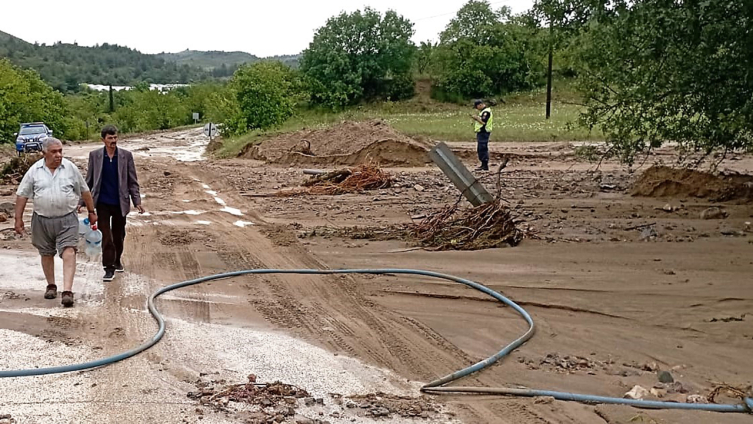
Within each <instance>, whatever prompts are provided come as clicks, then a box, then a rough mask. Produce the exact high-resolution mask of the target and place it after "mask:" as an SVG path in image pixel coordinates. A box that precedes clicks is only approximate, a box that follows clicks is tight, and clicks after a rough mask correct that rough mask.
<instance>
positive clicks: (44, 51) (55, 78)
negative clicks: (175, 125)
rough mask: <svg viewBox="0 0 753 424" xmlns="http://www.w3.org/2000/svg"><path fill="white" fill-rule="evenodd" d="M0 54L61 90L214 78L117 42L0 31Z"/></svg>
mask: <svg viewBox="0 0 753 424" xmlns="http://www.w3.org/2000/svg"><path fill="white" fill-rule="evenodd" d="M0 57H7V58H8V59H10V61H11V62H12V63H14V64H15V65H17V66H20V67H22V68H30V69H34V70H36V71H37V72H39V74H40V76H41V77H42V79H44V80H45V81H46V82H47V83H48V84H50V85H52V86H53V87H54V88H56V89H58V90H60V91H62V92H72V91H77V90H79V88H80V84H82V83H90V84H104V85H107V84H112V85H132V84H134V83H136V82H139V81H147V82H150V83H159V84H176V83H177V84H187V83H190V82H194V81H201V80H205V79H208V78H211V74H210V73H209V72H207V71H206V70H204V69H200V68H197V67H194V66H189V65H178V64H177V63H175V62H168V61H166V60H164V59H162V58H160V57H157V56H155V55H148V54H143V53H141V52H139V51H137V50H133V49H130V48H128V47H123V46H118V45H115V44H107V43H105V44H102V45H97V46H94V47H84V46H79V45H77V44H75V43H74V44H65V43H60V42H58V43H55V44H53V45H49V46H48V45H45V44H41V45H40V44H36V43H35V44H31V43H28V42H26V41H24V40H22V39H20V38H17V37H14V36H12V35H10V34H7V33H5V32H1V31H0Z"/></svg>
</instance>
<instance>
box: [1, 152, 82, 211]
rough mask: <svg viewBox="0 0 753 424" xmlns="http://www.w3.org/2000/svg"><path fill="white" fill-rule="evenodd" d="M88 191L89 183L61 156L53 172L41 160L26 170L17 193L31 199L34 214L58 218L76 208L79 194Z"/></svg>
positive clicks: (71, 163)
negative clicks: (61, 158) (61, 159)
mask: <svg viewBox="0 0 753 424" xmlns="http://www.w3.org/2000/svg"><path fill="white" fill-rule="evenodd" d="M88 191H89V186H87V185H86V181H84V177H83V176H82V175H81V171H79V170H78V168H77V167H76V165H74V164H73V162H71V161H69V160H68V159H63V161H62V163H61V164H60V166H59V167H58V168H57V169H56V170H55V173H54V174H53V173H52V171H51V170H50V168H48V167H47V165H45V162H44V159H40V160H39V161H38V162H36V163H35V164H34V165H32V166H31V168H29V171H28V172H26V175H24V178H23V180H21V184H20V185H19V186H18V191H17V192H16V194H17V195H18V196H21V197H26V198H29V199H32V201H33V202H34V212H35V213H36V214H37V215H40V216H43V217H46V218H57V217H61V216H65V215H68V214H69V213H71V212H73V211H75V210H76V208H78V205H79V202H80V200H81V193H85V192H88Z"/></svg>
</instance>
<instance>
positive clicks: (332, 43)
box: [301, 8, 416, 108]
mask: <svg viewBox="0 0 753 424" xmlns="http://www.w3.org/2000/svg"><path fill="white" fill-rule="evenodd" d="M412 36H413V24H412V23H411V22H410V21H409V20H407V19H405V18H403V17H402V16H399V15H398V14H397V13H395V12H393V11H388V12H387V13H386V14H385V15H384V16H382V15H381V14H380V13H379V12H377V11H375V10H373V9H370V8H366V9H365V10H364V11H363V12H362V11H360V10H359V11H356V12H353V13H351V14H348V13H342V14H341V15H339V16H336V17H333V18H330V19H329V20H328V21H327V23H326V25H325V26H324V27H322V28H319V29H318V30H317V32H316V34H315V35H314V40H313V41H312V42H311V44H310V45H309V48H308V49H307V50H306V51H304V53H303V57H302V59H301V69H302V71H303V73H304V74H305V76H306V77H307V78H308V80H309V83H310V87H311V98H312V101H313V102H315V103H318V104H323V105H326V106H329V107H332V108H342V107H344V106H346V105H351V104H355V103H358V102H360V101H362V100H384V99H392V100H400V99H404V98H408V97H411V96H413V94H414V83H413V78H412V75H411V71H412V66H413V57H414V55H415V50H416V47H415V45H414V44H413V42H412V41H411V40H410V39H411V37H412Z"/></svg>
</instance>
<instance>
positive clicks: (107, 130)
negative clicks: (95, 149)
mask: <svg viewBox="0 0 753 424" xmlns="http://www.w3.org/2000/svg"><path fill="white" fill-rule="evenodd" d="M108 135H118V128H117V127H116V126H115V125H106V126H105V127H104V128H102V138H103V139H104V138H105V137H107V136H108Z"/></svg>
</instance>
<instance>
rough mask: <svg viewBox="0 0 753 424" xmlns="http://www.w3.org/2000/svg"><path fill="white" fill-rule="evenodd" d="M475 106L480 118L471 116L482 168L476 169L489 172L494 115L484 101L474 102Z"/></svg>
mask: <svg viewBox="0 0 753 424" xmlns="http://www.w3.org/2000/svg"><path fill="white" fill-rule="evenodd" d="M473 106H474V107H475V108H476V110H478V111H479V114H478V116H476V115H474V114H471V118H472V119H473V120H474V121H475V122H474V124H475V130H476V143H477V150H478V159H479V160H480V161H481V166H479V167H478V168H476V171H488V170H489V137H490V136H491V135H492V129H493V128H494V114H493V113H492V110H491V108H489V107H488V106H487V105H486V103H484V101H483V100H476V101H474V102H473Z"/></svg>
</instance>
